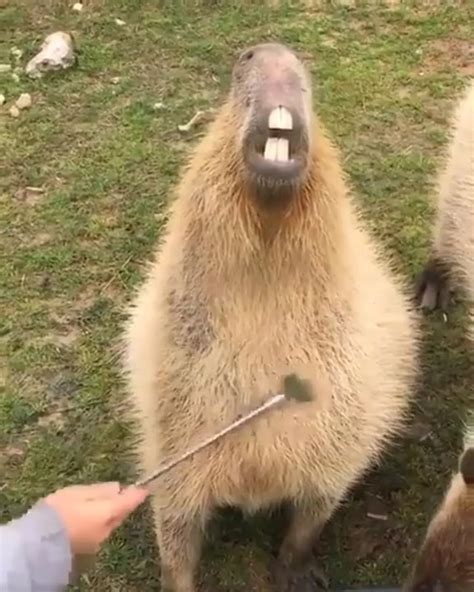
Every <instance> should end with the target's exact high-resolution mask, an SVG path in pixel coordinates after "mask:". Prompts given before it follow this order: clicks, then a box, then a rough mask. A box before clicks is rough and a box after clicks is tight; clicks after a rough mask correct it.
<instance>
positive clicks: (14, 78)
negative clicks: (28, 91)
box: [12, 72, 20, 82]
mask: <svg viewBox="0 0 474 592" xmlns="http://www.w3.org/2000/svg"><path fill="white" fill-rule="evenodd" d="M12 80H13V81H14V82H20V75H19V74H17V73H16V72H13V73H12Z"/></svg>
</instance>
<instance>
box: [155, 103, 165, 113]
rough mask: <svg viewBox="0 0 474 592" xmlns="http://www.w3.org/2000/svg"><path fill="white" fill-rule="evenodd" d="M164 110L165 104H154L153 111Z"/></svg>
mask: <svg viewBox="0 0 474 592" xmlns="http://www.w3.org/2000/svg"><path fill="white" fill-rule="evenodd" d="M164 108H165V104H164V103H161V102H160V103H155V104H154V105H153V109H154V110H155V111H162V110H163V109H164Z"/></svg>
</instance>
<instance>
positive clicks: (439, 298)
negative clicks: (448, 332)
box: [419, 80, 474, 336]
mask: <svg viewBox="0 0 474 592" xmlns="http://www.w3.org/2000/svg"><path fill="white" fill-rule="evenodd" d="M438 185H439V190H438V203H437V218H436V225H435V229H434V237H433V247H432V254H431V257H430V260H429V261H428V263H427V265H426V267H425V269H424V271H423V273H422V274H421V278H420V286H419V296H420V299H421V303H422V306H423V307H425V308H428V309H432V308H434V307H435V306H437V305H440V306H442V307H443V308H445V307H446V305H447V302H448V296H449V288H450V285H451V286H457V287H462V288H463V289H464V290H465V291H466V293H467V296H468V299H469V300H470V303H471V306H472V307H474V80H473V81H471V82H470V84H469V85H468V86H467V88H466V89H465V92H464V93H463V95H462V96H461V97H460V98H459V99H458V102H457V104H456V108H455V110H454V116H453V122H452V129H451V139H450V143H449V147H448V152H447V162H446V164H445V166H444V168H443V170H442V172H441V174H440V176H439V183H438ZM472 310H473V312H474V308H472ZM473 318H474V317H473ZM472 334H473V336H474V323H473V327H472Z"/></svg>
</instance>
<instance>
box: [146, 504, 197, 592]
mask: <svg viewBox="0 0 474 592" xmlns="http://www.w3.org/2000/svg"><path fill="white" fill-rule="evenodd" d="M154 512H155V528H156V535H157V540H158V546H159V550H160V559H161V591H162V592H196V587H195V575H196V570H197V565H198V562H199V559H200V556H201V543H202V538H203V526H204V521H203V517H202V516H201V515H199V514H198V513H195V514H186V513H180V511H179V509H177V508H175V509H174V511H173V512H170V511H168V510H166V511H163V509H162V508H159V507H158V506H157V505H156V506H154Z"/></svg>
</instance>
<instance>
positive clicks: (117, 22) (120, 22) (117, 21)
mask: <svg viewBox="0 0 474 592" xmlns="http://www.w3.org/2000/svg"><path fill="white" fill-rule="evenodd" d="M115 24H116V25H118V26H119V27H123V26H125V25H126V24H127V23H126V22H125V21H123V20H122V19H119V18H116V19H115Z"/></svg>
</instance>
